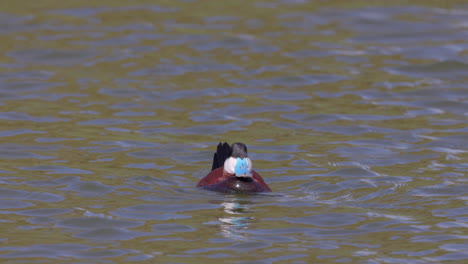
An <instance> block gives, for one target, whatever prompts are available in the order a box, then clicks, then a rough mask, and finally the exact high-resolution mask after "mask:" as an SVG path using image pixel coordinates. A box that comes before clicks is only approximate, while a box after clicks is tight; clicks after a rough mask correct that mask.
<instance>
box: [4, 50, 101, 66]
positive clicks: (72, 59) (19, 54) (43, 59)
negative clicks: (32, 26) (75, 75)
mask: <svg viewBox="0 0 468 264" xmlns="http://www.w3.org/2000/svg"><path fill="white" fill-rule="evenodd" d="M96 55H97V53H96V52H95V51H91V50H52V49H27V50H20V51H14V52H10V53H8V56H11V57H13V58H15V59H16V61H18V62H20V63H27V64H36V65H54V66H61V67H63V66H74V65H80V64H83V63H84V62H86V61H88V60H90V59H91V58H93V57H95V56H96Z"/></svg>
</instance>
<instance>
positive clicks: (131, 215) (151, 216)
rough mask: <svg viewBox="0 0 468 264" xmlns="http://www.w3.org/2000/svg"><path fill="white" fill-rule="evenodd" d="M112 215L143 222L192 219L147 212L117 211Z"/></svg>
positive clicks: (186, 216) (177, 215)
mask: <svg viewBox="0 0 468 264" xmlns="http://www.w3.org/2000/svg"><path fill="white" fill-rule="evenodd" d="M110 214H112V215H115V216H117V217H119V218H122V219H132V220H141V221H151V220H157V221H167V220H172V219H185V218H192V216H190V215H182V214H166V213H159V212H157V213H145V212H128V211H115V212H110Z"/></svg>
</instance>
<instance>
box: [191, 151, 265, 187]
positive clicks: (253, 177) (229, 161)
mask: <svg viewBox="0 0 468 264" xmlns="http://www.w3.org/2000/svg"><path fill="white" fill-rule="evenodd" d="M252 167H253V166H252V161H251V160H250V158H249V156H248V152H247V146H246V145H245V144H244V143H240V142H237V143H234V144H232V145H231V146H230V145H229V144H228V143H227V142H224V143H221V142H220V143H219V144H218V147H217V149H216V152H215V153H214V156H213V165H212V167H211V172H209V173H208V174H207V175H206V176H205V177H204V178H202V179H201V180H200V181H199V182H198V184H197V187H200V188H203V189H206V190H210V191H216V192H223V193H258V192H271V189H270V187H269V186H268V185H267V184H266V183H265V181H264V180H263V178H262V176H260V174H258V173H257V172H256V171H254V170H253V168H252Z"/></svg>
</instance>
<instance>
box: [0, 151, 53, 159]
mask: <svg viewBox="0 0 468 264" xmlns="http://www.w3.org/2000/svg"><path fill="white" fill-rule="evenodd" d="M0 157H1V158H3V159H11V160H16V159H40V160H47V159H55V158H57V157H52V156H44V155H39V154H36V153H32V152H23V151H14V150H0Z"/></svg>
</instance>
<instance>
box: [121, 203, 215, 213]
mask: <svg viewBox="0 0 468 264" xmlns="http://www.w3.org/2000/svg"><path fill="white" fill-rule="evenodd" d="M219 207H220V205H216V204H142V205H134V206H130V207H125V208H121V209H120V211H127V212H150V213H178V212H187V211H193V210H208V209H216V208H219Z"/></svg>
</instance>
